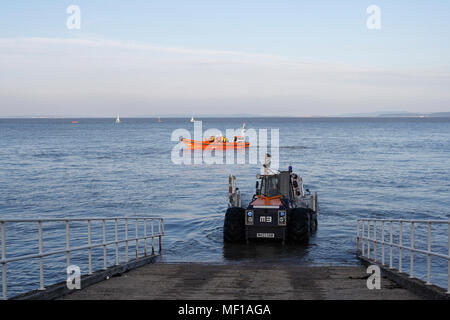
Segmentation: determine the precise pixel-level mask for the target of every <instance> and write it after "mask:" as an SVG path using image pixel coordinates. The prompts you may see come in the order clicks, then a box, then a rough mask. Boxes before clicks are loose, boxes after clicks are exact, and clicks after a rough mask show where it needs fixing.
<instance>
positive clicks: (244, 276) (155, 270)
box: [62, 263, 420, 300]
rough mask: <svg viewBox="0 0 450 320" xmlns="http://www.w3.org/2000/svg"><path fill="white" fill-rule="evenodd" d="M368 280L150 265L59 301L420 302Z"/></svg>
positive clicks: (305, 271)
mask: <svg viewBox="0 0 450 320" xmlns="http://www.w3.org/2000/svg"><path fill="white" fill-rule="evenodd" d="M367 277H368V274H367V273H366V269H365V268H364V267H362V266H297V265H253V264H239V265H215V264H189V263H179V264H164V263H154V264H148V265H145V266H143V267H140V268H138V269H135V270H132V271H129V272H126V273H123V274H121V275H120V276H115V277H113V278H110V279H108V280H105V281H102V282H100V283H97V284H94V285H92V286H89V287H87V288H82V289H81V290H77V291H75V292H73V293H71V294H69V295H66V296H64V297H62V299H76V300H78V299H80V300H84V299H93V300H97V299H99V300H108V299H119V300H130V299H133V300H134V299H165V300H166V299H167V300H171V299H192V300H197V299H199V300H200V299H201V300H222V299H227V300H233V299H275V300H278V299H283V300H300V299H307V300H316V299H369V300H377V299H383V300H391V299H393V300H396V299H402V300H404V299H420V297H419V296H416V295H415V294H413V293H412V292H410V291H408V290H407V289H404V288H401V287H399V286H398V285H396V284H395V283H394V282H392V281H391V280H389V279H387V278H384V277H383V278H382V279H381V289H379V290H369V289H368V288H367V285H366V282H367ZM81 285H83V284H81Z"/></svg>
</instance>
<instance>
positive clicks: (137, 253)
mask: <svg viewBox="0 0 450 320" xmlns="http://www.w3.org/2000/svg"><path fill="white" fill-rule="evenodd" d="M135 227H136V259H137V258H139V249H138V241H139V240H138V238H139V237H138V229H139V228H138V219H136V226H135Z"/></svg>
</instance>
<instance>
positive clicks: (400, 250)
mask: <svg viewBox="0 0 450 320" xmlns="http://www.w3.org/2000/svg"><path fill="white" fill-rule="evenodd" d="M399 237H400V242H399V244H400V247H399V248H398V271H399V272H402V246H403V221H401V220H400V235H399Z"/></svg>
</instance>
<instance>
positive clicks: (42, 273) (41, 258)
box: [38, 220, 45, 290]
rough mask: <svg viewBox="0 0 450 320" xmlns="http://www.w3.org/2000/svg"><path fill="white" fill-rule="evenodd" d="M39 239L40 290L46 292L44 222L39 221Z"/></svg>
mask: <svg viewBox="0 0 450 320" xmlns="http://www.w3.org/2000/svg"><path fill="white" fill-rule="evenodd" d="M38 238H39V240H38V241H39V290H45V287H44V257H43V256H42V254H43V251H44V250H43V245H42V221H40V220H39V221H38Z"/></svg>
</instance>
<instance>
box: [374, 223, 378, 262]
mask: <svg viewBox="0 0 450 320" xmlns="http://www.w3.org/2000/svg"><path fill="white" fill-rule="evenodd" d="M373 241H374V242H373V261H375V262H377V220H373Z"/></svg>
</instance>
